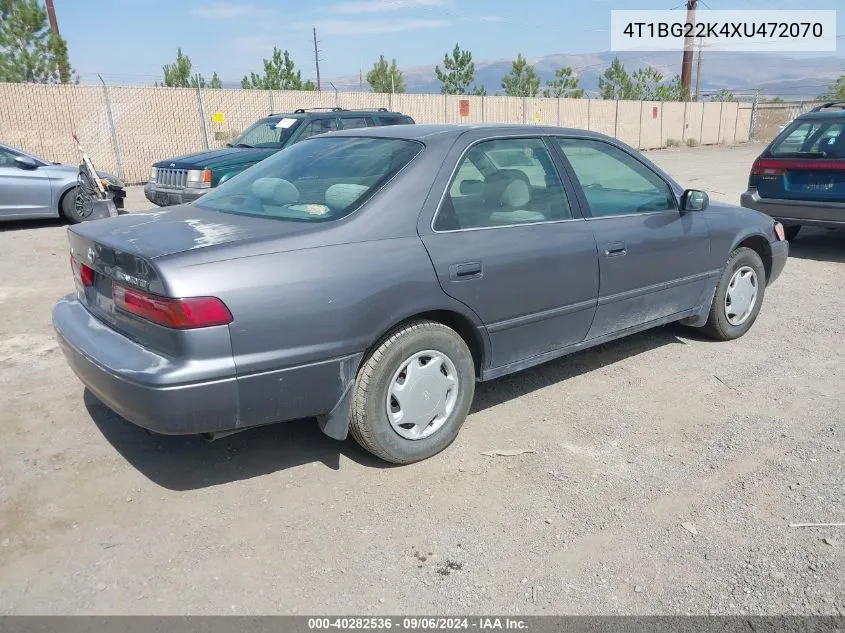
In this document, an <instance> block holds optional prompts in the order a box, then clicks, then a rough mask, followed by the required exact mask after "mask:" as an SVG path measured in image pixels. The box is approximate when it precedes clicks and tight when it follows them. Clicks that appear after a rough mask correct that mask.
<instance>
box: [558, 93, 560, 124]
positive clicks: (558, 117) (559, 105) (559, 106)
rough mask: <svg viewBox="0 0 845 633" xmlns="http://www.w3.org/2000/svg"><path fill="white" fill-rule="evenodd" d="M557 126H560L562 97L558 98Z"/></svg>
mask: <svg viewBox="0 0 845 633" xmlns="http://www.w3.org/2000/svg"><path fill="white" fill-rule="evenodd" d="M557 126H558V127H560V97H558V98H557Z"/></svg>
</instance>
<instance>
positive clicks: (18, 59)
mask: <svg viewBox="0 0 845 633" xmlns="http://www.w3.org/2000/svg"><path fill="white" fill-rule="evenodd" d="M74 80H76V76H75V73H74V71H73V69H72V68H71V66H70V62H69V60H68V50H67V42H66V41H65V40H64V39H63V38H61V37H57V36H56V35H55V34H54V33H53V32H52V31H51V30H50V24H49V21H48V17H47V11H46V10H45V9H44V8H43V7H42V6H41V5H40V4H39V3H38V0H0V81H8V82H14V83H23V82H30V83H70V82H72V81H74Z"/></svg>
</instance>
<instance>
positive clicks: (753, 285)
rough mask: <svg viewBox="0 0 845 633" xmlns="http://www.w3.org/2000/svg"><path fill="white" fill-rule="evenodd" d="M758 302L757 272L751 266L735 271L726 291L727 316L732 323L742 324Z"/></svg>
mask: <svg viewBox="0 0 845 633" xmlns="http://www.w3.org/2000/svg"><path fill="white" fill-rule="evenodd" d="M756 303H757V273H755V272H754V269H753V268H751V267H750V266H742V267H740V268H739V269H737V271H736V272H734V274H733V277H731V281H730V283H729V284H728V291H727V292H726V293H725V317H726V318H727V319H728V323H730V324H731V325H742V324H743V323H745V322H746V321H747V320H748V317H749V316H751V312H752V311H753V310H754V305H755V304H756Z"/></svg>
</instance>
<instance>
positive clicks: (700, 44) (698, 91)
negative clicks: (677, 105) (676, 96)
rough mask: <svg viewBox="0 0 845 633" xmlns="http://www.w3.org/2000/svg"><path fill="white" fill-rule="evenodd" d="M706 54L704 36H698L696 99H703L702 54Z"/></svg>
mask: <svg viewBox="0 0 845 633" xmlns="http://www.w3.org/2000/svg"><path fill="white" fill-rule="evenodd" d="M703 54H704V38H703V37H700V38H698V65H697V67H696V69H695V100H696V101H701V56H702V55H703Z"/></svg>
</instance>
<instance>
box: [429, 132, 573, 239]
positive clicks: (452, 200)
mask: <svg viewBox="0 0 845 633" xmlns="http://www.w3.org/2000/svg"><path fill="white" fill-rule="evenodd" d="M571 217H572V211H571V208H570V206H569V201H568V200H567V197H566V193H565V192H564V190H563V184H562V183H561V180H560V176H558V173H557V171H556V169H555V167H554V164H553V162H552V157H551V155H550V154H549V151H548V150H547V149H546V146H545V144H544V143H543V141H542V140H541V139H538V138H527V139H525V138H514V139H500V140H493V141H484V142H482V143H478V144H477V145H475V146H473V147H472V148H471V149H470V150H469V151H468V152H467V153H466V154H465V155H464V157H463V158H462V159H461V162H460V164H459V165H458V168H457V170H456V171H455V177H454V178H453V180H452V183H451V184H450V185H449V190H448V191H447V192H446V196H445V197H444V199H443V203H442V205H441V208H440V210H439V211H438V214H437V218H436V219H435V223H434V228H435V230H437V231H454V230H460V229H475V228H483V227H496V226H510V225H515V224H531V223H536V222H549V221H557V220H565V219H569V218H571Z"/></svg>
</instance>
